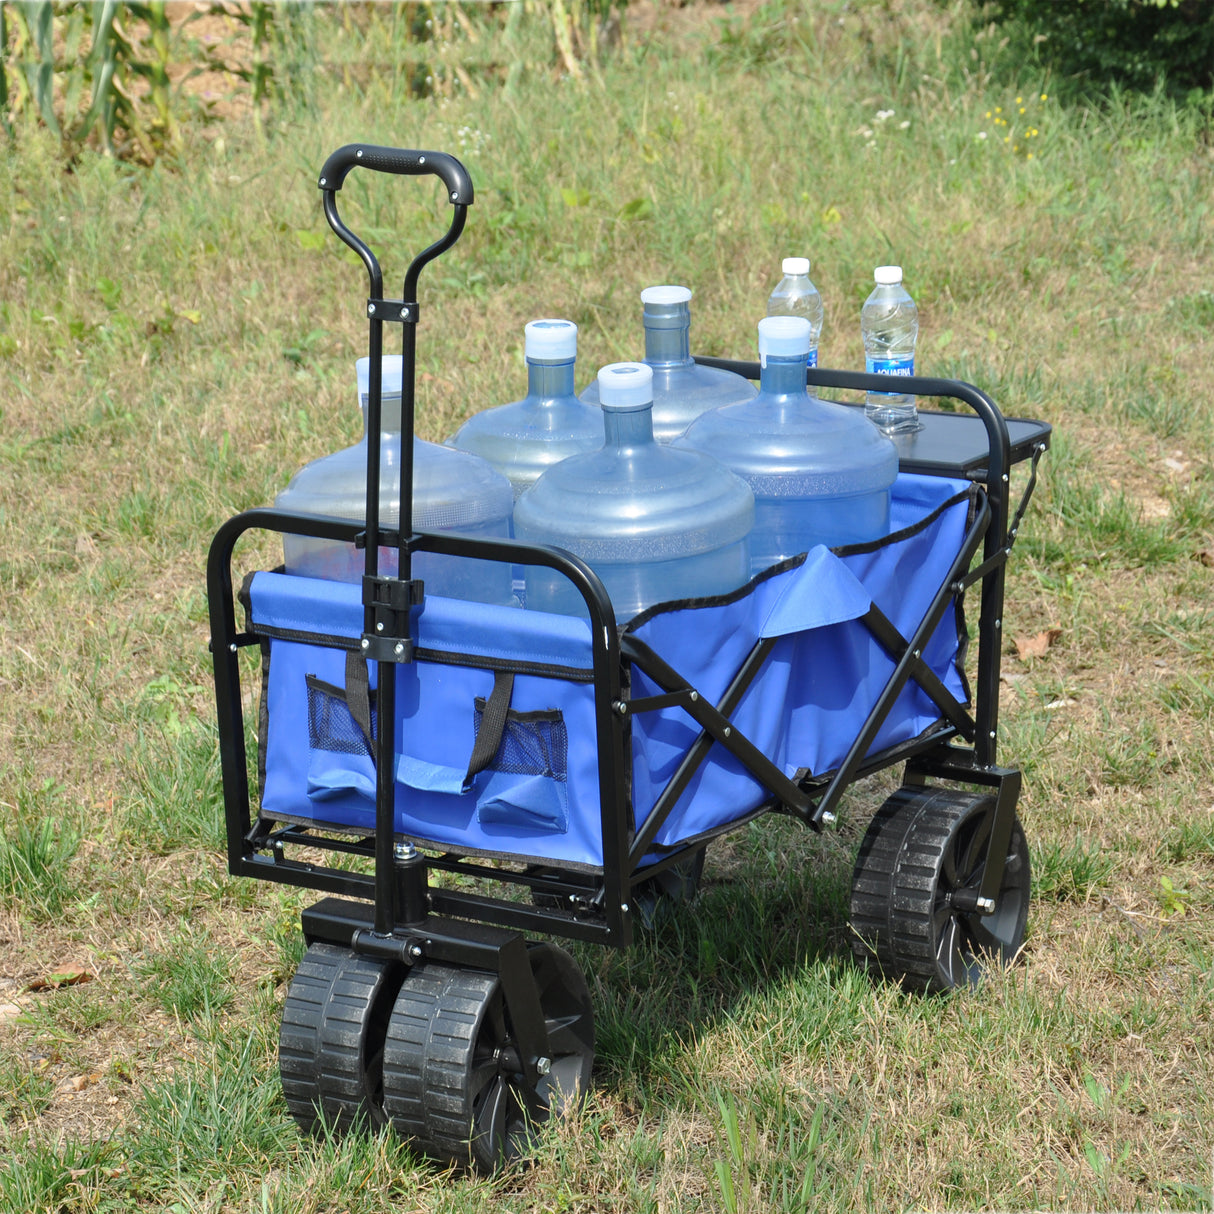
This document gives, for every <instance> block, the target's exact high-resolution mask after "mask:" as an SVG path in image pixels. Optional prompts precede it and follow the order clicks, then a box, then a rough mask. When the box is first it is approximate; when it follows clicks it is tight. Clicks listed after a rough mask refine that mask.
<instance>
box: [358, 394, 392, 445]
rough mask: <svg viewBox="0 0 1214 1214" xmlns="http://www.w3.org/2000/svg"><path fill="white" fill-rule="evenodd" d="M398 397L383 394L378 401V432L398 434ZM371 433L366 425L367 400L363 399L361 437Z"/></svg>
mask: <svg viewBox="0 0 1214 1214" xmlns="http://www.w3.org/2000/svg"><path fill="white" fill-rule="evenodd" d="M400 408H401V406H400V397H399V396H385V397H383V398H382V399H381V401H380V406H379V432H380V434H399V433H400ZM370 433H371V429H370V427H369V426H368V425H367V402H366V401H365V400H364V401H363V437H364V438H366V437H367V436H368V435H369V434H370Z"/></svg>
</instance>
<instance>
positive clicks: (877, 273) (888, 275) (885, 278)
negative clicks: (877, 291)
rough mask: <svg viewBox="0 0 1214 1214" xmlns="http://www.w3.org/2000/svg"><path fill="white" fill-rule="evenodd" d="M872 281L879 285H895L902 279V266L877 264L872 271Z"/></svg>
mask: <svg viewBox="0 0 1214 1214" xmlns="http://www.w3.org/2000/svg"><path fill="white" fill-rule="evenodd" d="M873 281H874V282H876V283H877V285H878V286H881V287H893V286H897V285H898V283H900V282H901V281H902V267H901V266H878V267H877V268H876V269H875V270H874V271H873Z"/></svg>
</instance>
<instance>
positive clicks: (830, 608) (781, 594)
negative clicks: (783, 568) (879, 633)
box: [754, 545, 873, 637]
mask: <svg viewBox="0 0 1214 1214" xmlns="http://www.w3.org/2000/svg"><path fill="white" fill-rule="evenodd" d="M754 601H755V607H756V610H757V613H758V616H759V618H760V620H761V621H762V622H761V623H760V625H759V630H758V633H759V636H761V637H782V636H789V635H790V634H792V633H794V632H805V631H807V630H808V629H811V628H823V627H825V626H826V625H827V624H839V623H842V622H843V621H844V620H855V619H859V617H860V616H862V615H863V614H864V613H865V612H866V611H867V610H868V609H869V607H870V606H871V605H872V601H873V600H872V595H870V594H869V593H868V591H866V590H865V589H864V587H863V586H862V585H861V584H860V582H859V581H858V580H857V578H856V576H855V574H853V573H852V571H851V570H850V569H848V567H847V566H846V565H845V564H843V562H842V561H841V560H839V558H838V557H837V556H835V555H834V553H833V552H831V551H830V549H829V548H824V547H822V546H821V545H819V546H818V547H817V548H813V549H811V550H810V552H809V554H808V555H807V556H806V558H805V561H804V563H803V564H802V565H801V566H800V567H799V568H797V569H790V570H789V571H788V572H787V573H782V574H780V575H779V576H778V577H773V578H769V579H768V580H767V581H766V582H763V583H761V584H760V585H759V586H758V587H757V588H756V590H755V594H754Z"/></svg>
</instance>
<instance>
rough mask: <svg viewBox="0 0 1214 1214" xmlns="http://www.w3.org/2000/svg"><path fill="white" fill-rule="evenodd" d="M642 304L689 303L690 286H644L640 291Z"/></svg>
mask: <svg viewBox="0 0 1214 1214" xmlns="http://www.w3.org/2000/svg"><path fill="white" fill-rule="evenodd" d="M641 303H643V304H660V305H667V306H669V305H671V304H685V303H691V288H690V287H646V288H645V289H644V290H643V291H642V292H641Z"/></svg>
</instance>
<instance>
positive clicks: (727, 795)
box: [249, 475, 970, 867]
mask: <svg viewBox="0 0 1214 1214" xmlns="http://www.w3.org/2000/svg"><path fill="white" fill-rule="evenodd" d="M967 488H968V484H967V482H962V481H953V480H947V479H944V478H937V477H919V476H911V475H903V476H901V477H900V478H899V480H898V482H897V483H896V485H895V490H894V497H893V504H892V510H891V515H892V523H893V529H894V536H893V539H892V541H891V542H889V543H885V544H883V545H882V546H880V547H878V548H875V549H874V550H873V551H871V552H869V551H861V552H847V551H846V550H845V551H843V552H842V553H841V554H838V553H834V552H831V551H829V550H827V549H825V548H815V549H813V550H812V551H811V552H810V553H808V554H807V556H806V558H805V560H804V562H803V563H801V564H800V565H798V566H797V567H795V568H792V569H788V570H786V571H784V572H782V573H779V574H776V575H774V576H771V577H767V578H765V579H763V580H761V581H759V582H757V583H754V584H752V586H751V587H750V589H749V591H748V592H747V593H745V594H742V595H741V596H739V597H737V598H734V599H732V601H727V602H723V603H722V602H707V603H704V604H697V605H693V606H682V607H676V608H674V609H671V610H659V611H657V612H656V613H654V614H652V615H651V616H649V617H648V618H643V619H642V622H641V623H640V624H639V625H638V626H637V627H636V629H635V635H636V636H637V637H638V638H639V639H640V640H643V641H644V642H645V643H646V644H647V645H649V646H650V647H651V648H652V649H653V650H654V651H655V652H656V653H658V654H659V655H660V656H661V657H662V658H663V659H664V660H665V661H666V662H667V663H669V665H670V666H672V667H673V668H674V669H675V670H676V671H678V672H679V674H680V675H682V676H683V677H684V678H685V679H686V680H687V681H688V682H689V683H690V684H691V685H692V686H693V687H695V688H696V689H697V690H698V691H699V692H700V694H701V695H702V696H706V697H707V698H708V699H709V700H711V701H712V702H714V703H716V702H718V701H719V700H720V698H721V696H722V694H723V693H724V691H725V689H726V687H727V686H728V684H729V682H730V681H731V680H732V678H733V676H734V675H735V674H736V672H737V670H738V669H739V667H740V666H741V664H742V662H743V661H744V660H745V658H746V655H747V654H748V653H749V652H750V650H751V649H752V647H753V646H754V645H755V644H756V643H757V642H758V640H759V639H760V638H764V637H768V638H777V639H776V643H775V647H774V649H773V651H772V653H771V654H770V656H769V657H768V659H767V661H766V662H765V664H764V666H763V668H762V670H761V672H760V674H759V675H758V677H757V678H756V679H755V681H754V682H753V683H752V685H751V686H750V688H749V689H748V690H747V692H746V694H745V695H744V696H743V697H742V700H741V702H740V704H739V705H738V708H737V709H736V711H735V712H734V713H733V714H732V715H731V720H732V722H733V724H734V726H735V728H737V729H739V730H741V731H742V732H743V733H744V734H745V735H746V736H747V737H748V738H750V740H751V741H752V742H754V744H755V745H756V746H757V747H758V748H759V749H760V750H761V751H762V752H763V753H764V754H765V755H766V756H767V757H768V758H769V759H771V760H772V761H773V762H774V763H775V764H777V765H778V766H779V767H780V768H781V769H782V770H783V771H784V772H785V774H787V775H789V776H792V775H795V774H796V773H798V772H800V771H804V770H809V771H811V772H813V773H815V774H821V773H824V772H828V771H830V770H832V769H833V768H834V767H837V766H838V764H839V762H840V761H841V760H842V758H843V757H844V755H845V754H846V752H847V750H848V748H849V747H850V746H851V744H852V742H853V741H854V739H855V737H856V735H857V733H858V732H859V729H860V727H861V725H862V724H863V722H864V720H865V718H866V716H867V715H868V713H869V711H870V710H871V708H872V706H873V704H874V703H875V702H876V699H877V697H878V695H879V694H880V692H881V690H882V688H883V687H884V686H885V684H886V682H887V681H888V679H889V676H890V674H891V673H892V671H893V668H894V663H893V661H892V659H890V658H889V657H888V656H887V655H886V653H885V651H884V650H883V649H882V648H881V646H880V645H879V644H877V642H876V641H875V640H874V639H873V637H872V635H871V633H869V631H868V629H867V628H866V627H865V626H864V625H863V624H861V623H860V622H859V618H860V617H861V616H863V615H864V613H865V612H866V611H867V610H868V608H869V606H870V604H871V603H874V602H875V603H876V604H877V605H878V606H879V607H880V608H881V610H882V611H884V612H885V614H886V615H888V616H889V617H890V619H892V620H893V622H894V623H895V624H896V625H897V627H898V629H899V631H901V632H902V634H903V636H909V635H910V633H911V632H912V631H913V630H914V629H915V627H917V626H918V623H919V621H920V620H921V619H922V618H923V616H924V614H925V612H926V610H927V606H928V603H929V602H930V600H931V598H932V597H933V596H934V595H935V593H936V591H937V590H938V589H939V587H940V585H941V584H942V582H943V579H944V577H945V575H946V574H947V572H948V568H949V566H950V564H951V563H952V561H953V560H954V558H955V557H956V554H957V552H958V551H959V549H960V546H961V542H962V538H963V536H964V533H965V527H966V523H967V518H968V513H969V505H970V499H969V497H968V496H966V497H965V498H964V499H963V500H960V501H958V502H955V503H953V504H952V505H951V506H949V507H948V508H947V509H945V510H943V511H941V513H940V514H939V515H938V517H936V518H935V519H934V520H932V521H931V522H930V524H928V525H927V526H926V527H922V528H921V529H919V530H918V531H917V532H916V533H915V534H910V535H907V536H901V537H900V536H899V535H898V534H897V533H898V532H899V531H902V530H905V529H907V528H911V527H914V526H916V525H917V524H921V523H922V521H923V520H924V519H925V518H927V517H928V516H930V515H931V514H932V512H933V511H936V510H937V509H938V508H939V507H941V506H942V505H943V504H944V503H945V502H947V501H948V500H949V499H950V498H952V497H954V496H955V495H957V494H958V493H960V492H962V491H963V490H965V489H967ZM249 600H250V623H251V627H252V628H253V629H254V630H255V631H259V632H262V633H263V634H268V635H269V637H270V658H269V669H268V676H267V680H266V689H265V695H266V705H265V707H266V714H267V721H268V733H267V737H266V738H265V739H263V742H264V745H265V781H264V787H263V789H262V797H261V809H262V813H263V814H264V815H266V816H267V817H271V818H278V819H281V820H286V821H297V822H305V823H316V824H317V825H328V826H335V827H344V828H350V829H356V830H360V831H367V832H370V831H372V830H373V828H374V818H375V810H374V801H375V769H374V764H373V762H372V759H371V755H370V754H369V753H367V752H366V751H365V748H364V749H363V753H349V749H350V748H347V749H345V750H337V749H334V750H328V749H325V748H324V747H323V746H315V747H313V746H311V745H310V744H309V732H308V712H307V693H306V679H307V676H309V675H310V676H313V678H314V679H318V680H321V681H322V682H324V683H327V684H331V685H332V686H333V687H335V688H338V689H340V688H342V687H344V686H345V663H346V651H347V650H348V649H350V648H352V647H354V646H355V645H356V644H357V639H358V637H359V636H360V635H361V633H362V627H363V608H362V602H361V588H360V587H359V586H357V585H352V584H346V583H340V582H326V581H321V580H318V579H311V578H297V577H291V576H288V575H286V574H276V573H258V574H256V575H255V576H254V577H253V579H252V581H251V584H250V590H249ZM415 621H416V624H415V640H416V644H417V647H418V649H419V650H420V651H421V652H422V654H423V656H422V657H420V658H419V660H416V661H414V662H412V663H409V664H407V665H402V666H397V667H395V668H394V669H395V674H396V679H397V728H396V738H397V750H398V755H397V759H396V767H395V774H396V800H395V812H396V829H397V831H398V832H399V833H401V834H404V835H408V836H410V837H411V838H414V839H416V840H418V841H421V842H427V843H432V844H436V845H439V846H441V847H443V848H449V849H452V850H456V851H459V850H467V851H468V852H472V853H475V852H490V853H496V854H504V855H509V856H517V857H518V858H520V859H525V860H545V861H551V862H554V863H557V864H560V863H568V864H572V865H580V866H589V867H600V866H601V865H602V859H603V848H602V835H603V831H602V810H601V807H600V801H599V784H598V767H597V764H598V756H597V744H596V732H595V721H594V688H593V686H592V684H591V683H589V682H588V681H587V677H586V676H587V675H588V673H589V671H590V669H591V664H592V662H591V648H590V629H589V625H588V623H587V622H586V621H585V620H582V619H579V618H576V617H571V616H557V615H548V614H544V613H540V612H527V611H519V610H517V609H513V608H508V607H496V606H491V605H486V604H481V603H468V602H462V601H458V600H453V599H445V598H441V597H439V596H427V598H426V601H425V604H424V606H423V608H422V609H421V610H419V611H418V612H417V613H415ZM962 643H963V639H962V638H961V637H960V636H959V635H958V629H957V623H956V618H955V614H954V612H953V611H952V610H951V609H950V610H949V611H947V612H946V613H945V616H944V618H943V620H942V621H941V623H940V625H939V626H938V627H937V629H936V630H935V633H934V634H933V636H932V638H931V640H930V642H929V644H928V645H927V646H926V648H925V651H924V656H925V658H926V660H927V661H928V663H929V665H930V666H931V668H932V670H933V671H934V672H935V673H936V674H937V675H938V676H939V678H940V679H941V680H942V681H943V682H944V684H945V686H946V687H947V688H948V690H949V691H950V692H951V693H952V694H953V695H954V696H956V698H957V699H958V700H964V699H965V698H966V694H967V689H966V687H965V684H964V680H963V678H962V677H961V675H960V673H959V672H958V670H957V669H956V662H957V659H958V656H959V653H960V651H961V645H962ZM440 657H446V658H450V659H451V662H450V663H449V662H447V661H443V660H440ZM478 661H483V662H485V663H486V664H485V665H484V666H478V665H477V662H478ZM502 665H505V666H507V667H510V668H515V669H517V670H518V671H519V673H516V675H515V679H514V687H513V694H512V697H511V703H510V707H511V711H512V713H515V714H527V713H537V712H543V713H550V714H555V713H559V714H560V718H561V720H563V723H564V726H565V730H566V732H567V738H568V749H567V767H566V770H565V771H564V772H563V773H560V772H556V773H554V772H551V771H544V770H541V769H540V768H539V767H538V766H537V767H536V768H535V770H526V769H524V770H499V769H498V768H497V767H496V766H495V765H491V766H490V767H488V768H487V769H486V770H484V771H482V772H480V773H479V774H478V775H477V777H476V778H475V780H474V781H473V782H472V784H471V786H470V787H468V788H467V789H465V787H464V778H465V774H466V771H467V768H468V760H469V756H470V755H471V753H472V747H473V743H474V740H475V730H476V710H475V701H476V699H477V697H481V698H483V699H488V697H489V696H490V695H491V694H492V691H493V682H494V669H495V668H500V667H501V666H502ZM536 667H543V668H551V667H559V668H564V671H563V672H561V671H558V672H555V673H556V674H557V675H559V677H552V673H553V672H550V671H537V670H536V669H535V668H536ZM369 673H370V682H371V686H372V688H374V687H375V681H376V674H377V668H376V665H375V664H374V663H372V664H371V667H370V672H369ZM659 690H660V689H658V688H657V687H655V686H654V685H652V684H651V682H650V681H649V680H648V679H647V678H646V677H645V676H644V675H643V674H642V673H641V672H640V671H639V670H636V669H635V668H634V674H633V686H632V695H633V697H634V698H637V697H641V696H645V695H650V694H657V692H658V691H659ZM939 718H940V713H939V711H938V710H937V709H936V707H935V705H934V704H933V703H932V702H931V700H930V698H929V697H928V696H927V695H926V694H925V693H923V692H922V691H921V690H920V689H919V687H918V686H917V685H916V684H914V683H913V682H911V683H909V684H908V685H907V686H906V687H905V688H904V689H903V692H902V694H901V695H900V696H899V698H898V700H897V703H896V705H895V707H894V709H893V711H892V712H891V713H890V715H889V717H888V718H887V719H886V721H885V723H884V724H883V726H882V728H881V730H880V732H879V734H878V736H877V738H876V741H875V743H874V747H873V748H874V749H877V750H879V749H883V748H884V747H887V746H889V745H892V744H895V743H898V742H903V741H908V740H910V739H912V738H915V737H917V736H918V735H919V734H921V733H922V732H924V731H925V730H926V729H928V728H930V727H931V726H932V725H934V724H936V723H937V722H938V720H939ZM699 732H700V731H699V727H698V726H697V725H696V724H695V723H694V722H693V721H692V720H691V719H690V718H689V717H688V716H687V715H686V714H685V713H684V712H683V711H682V710H680V709H678V708H667V709H663V710H660V711H656V712H647V713H640V714H636V715H635V716H634V717H633V720H632V750H633V762H632V808H633V812H634V815H635V822H636V824H637V825H639V824H641V823H643V822H644V821H645V819H646V817H647V816H648V814H649V813H650V812H651V811H652V809H653V806H654V803H655V801H656V799H657V797H658V795H659V794H660V793H661V791H662V789H663V787H664V786H665V785H666V783H667V782H668V781H669V779H670V777H671V775H672V774H673V773H674V771H675V770H676V769H677V767H678V764H679V762H680V761H681V759H682V757H683V756H684V754H685V753H686V752H687V749H688V747H689V746H690V745H691V744H692V742H693V741H694V740H695V739H696V737H697V736H698V735H699ZM354 749H357V748H354ZM524 767H525V764H524ZM769 795H770V794H769V793H768V791H767V790H766V789H765V788H764V787H763V786H762V785H761V784H760V782H759V781H758V780H756V779H755V777H754V776H752V775H751V774H750V773H749V772H747V771H746V770H745V768H744V767H743V766H742V765H741V764H740V763H738V762H737V761H736V760H735V759H734V758H733V757H732V756H731V755H730V754H729V753H728V752H727V751H725V750H724V749H723V748H722V747H721V746H719V745H716V744H714V745H713V747H712V748H711V750H710V752H709V756H708V759H707V761H706V762H705V763H704V764H703V765H702V766H701V768H700V769H699V771H698V772H697V773H696V775H695V776H694V777H693V779H692V781H691V783H690V785H689V786H688V788H687V789H685V790H684V792H683V794H682V796H681V797H680V799H679V801H678V803H677V805H676V806H675V808H674V810H673V812H672V813H671V814H670V816H669V817H668V818H667V820H666V821H665V822H664V823H663V825H662V827H661V829H660V830H659V832H658V834H657V837H656V840H655V843H656V844H657V845H658V846H659V847H665V846H673V845H676V844H678V843H679V842H681V841H683V840H687V839H691V838H695V837H696V836H698V835H701V834H703V833H706V832H710V831H713V830H716V829H719V828H721V827H723V826H726V825H728V824H729V823H731V822H734V821H737V820H739V819H740V818H743V817H745V816H746V815H748V814H749V813H751V812H753V811H754V810H755V809H756V808H758V807H759V806H760V805H762V804H763V803H764V802H765V801H766V800H767V799H768V797H769Z"/></svg>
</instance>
